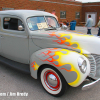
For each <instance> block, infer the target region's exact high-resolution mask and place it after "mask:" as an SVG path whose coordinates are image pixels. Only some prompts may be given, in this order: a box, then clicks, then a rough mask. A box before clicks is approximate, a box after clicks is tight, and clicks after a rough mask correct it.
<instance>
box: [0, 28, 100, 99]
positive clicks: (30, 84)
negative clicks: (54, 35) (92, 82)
mask: <svg viewBox="0 0 100 100" xmlns="http://www.w3.org/2000/svg"><path fill="white" fill-rule="evenodd" d="M75 31H76V32H79V33H82V34H86V32H87V29H86V27H76V30H75ZM92 32H93V34H94V35H96V34H97V28H93V29H92ZM86 83H88V81H86V82H83V83H82V84H81V85H80V86H79V87H75V88H73V87H69V88H68V89H67V90H66V92H65V94H64V95H63V96H62V97H53V96H51V95H49V94H48V93H47V92H46V91H45V90H44V89H43V88H42V86H41V84H40V81H39V80H35V79H33V78H32V77H31V76H30V74H25V73H23V72H20V71H17V70H15V69H12V68H10V67H9V66H7V65H4V64H1V63H0V100H100V82H99V83H98V84H97V85H96V86H95V87H93V88H91V89H90V90H86V91H82V90H81V88H82V86H83V85H84V84H86Z"/></svg>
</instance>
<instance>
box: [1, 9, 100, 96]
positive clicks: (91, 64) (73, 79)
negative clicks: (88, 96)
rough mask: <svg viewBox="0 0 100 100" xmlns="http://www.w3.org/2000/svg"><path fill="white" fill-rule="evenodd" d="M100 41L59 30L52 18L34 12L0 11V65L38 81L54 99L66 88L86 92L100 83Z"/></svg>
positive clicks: (40, 12)
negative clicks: (82, 84)
mask: <svg viewBox="0 0 100 100" xmlns="http://www.w3.org/2000/svg"><path fill="white" fill-rule="evenodd" d="M99 44H100V38H99V37H96V36H93V35H83V34H78V33H75V32H71V31H67V30H61V29H60V27H59V24H58V22H57V20H56V18H55V16H54V15H52V14H50V13H48V12H44V11H36V10H8V11H0V62H3V63H5V64H7V65H9V66H11V67H13V68H16V69H19V70H21V71H25V72H28V73H30V74H31V76H32V77H33V78H35V79H40V81H41V84H42V86H43V87H44V89H45V90H46V91H47V92H48V93H50V94H51V95H53V96H61V95H63V94H64V92H65V90H66V89H67V88H68V86H69V85H70V86H72V87H78V86H79V85H80V84H81V83H83V81H85V80H86V79H88V80H92V81H93V82H90V83H89V84H86V85H84V86H83V87H82V90H87V89H89V88H91V87H92V86H94V85H95V84H96V83H98V82H99V81H100V78H99V77H100V47H99Z"/></svg>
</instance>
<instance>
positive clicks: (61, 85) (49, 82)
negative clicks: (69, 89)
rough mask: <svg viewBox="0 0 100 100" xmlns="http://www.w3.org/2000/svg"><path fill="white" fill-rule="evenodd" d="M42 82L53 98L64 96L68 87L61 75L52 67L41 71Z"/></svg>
mask: <svg viewBox="0 0 100 100" xmlns="http://www.w3.org/2000/svg"><path fill="white" fill-rule="evenodd" d="M40 80H41V83H42V86H43V88H44V89H45V90H46V91H47V92H48V93H49V94H51V95H53V96H61V95H63V94H64V92H65V89H66V86H68V84H67V83H66V81H65V79H64V77H63V76H62V75H61V73H60V72H59V71H58V70H57V69H55V68H52V67H50V66H48V67H45V68H42V69H41V73H40Z"/></svg>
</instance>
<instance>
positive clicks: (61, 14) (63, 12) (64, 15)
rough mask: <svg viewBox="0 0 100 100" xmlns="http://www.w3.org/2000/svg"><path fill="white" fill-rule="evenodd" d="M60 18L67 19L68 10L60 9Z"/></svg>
mask: <svg viewBox="0 0 100 100" xmlns="http://www.w3.org/2000/svg"><path fill="white" fill-rule="evenodd" d="M60 18H64V19H66V11H60Z"/></svg>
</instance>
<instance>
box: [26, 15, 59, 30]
mask: <svg viewBox="0 0 100 100" xmlns="http://www.w3.org/2000/svg"><path fill="white" fill-rule="evenodd" d="M32 17H44V19H45V22H46V23H47V20H46V17H53V16H30V17H28V18H32ZM28 18H27V19H28ZM53 18H54V19H55V20H56V21H57V19H56V18H55V17H53ZM27 19H26V23H27V27H28V29H29V30H30V31H38V30H41V29H37V30H31V29H30V28H29V26H28V22H27ZM57 24H58V21H57ZM47 26H48V23H47ZM48 28H49V26H48ZM57 28H59V24H58V27H57Z"/></svg>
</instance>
